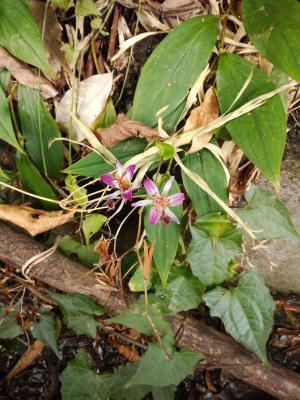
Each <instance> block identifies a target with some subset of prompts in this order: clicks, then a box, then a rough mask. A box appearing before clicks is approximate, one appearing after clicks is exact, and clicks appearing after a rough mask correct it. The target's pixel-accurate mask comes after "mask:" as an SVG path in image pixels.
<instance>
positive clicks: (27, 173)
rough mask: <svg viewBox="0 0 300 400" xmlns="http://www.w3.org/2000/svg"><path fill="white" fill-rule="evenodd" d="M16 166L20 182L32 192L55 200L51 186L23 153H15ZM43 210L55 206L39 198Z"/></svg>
mask: <svg viewBox="0 0 300 400" xmlns="http://www.w3.org/2000/svg"><path fill="white" fill-rule="evenodd" d="M16 166H17V169H18V173H19V175H20V178H21V181H22V183H23V184H24V185H25V186H26V187H27V188H28V189H29V190H31V191H32V192H33V193H34V194H36V195H38V196H42V197H46V198H48V199H52V200H57V197H56V194H55V192H54V190H53V189H52V187H51V186H50V185H49V184H48V183H47V182H46V180H45V179H44V178H43V177H42V175H41V174H40V172H39V170H38V169H37V168H36V166H35V165H34V164H33V163H32V162H31V161H30V159H29V158H28V157H27V155H25V154H21V153H17V154H16ZM40 202H41V204H42V205H43V207H44V208H45V210H55V209H57V206H56V205H55V204H53V203H51V202H48V201H46V200H40Z"/></svg>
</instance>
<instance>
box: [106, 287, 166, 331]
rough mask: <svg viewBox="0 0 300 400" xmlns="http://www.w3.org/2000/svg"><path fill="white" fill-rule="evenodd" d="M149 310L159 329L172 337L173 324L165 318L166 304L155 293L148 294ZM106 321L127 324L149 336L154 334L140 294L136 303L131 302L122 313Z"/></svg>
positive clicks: (143, 298) (143, 299)
mask: <svg viewBox="0 0 300 400" xmlns="http://www.w3.org/2000/svg"><path fill="white" fill-rule="evenodd" d="M148 312H149V315H150V317H151V320H152V322H153V323H154V325H155V328H156V329H157V331H158V332H160V333H161V334H162V335H166V336H168V337H172V328H171V325H170V324H169V323H168V322H167V321H166V320H165V319H164V314H165V310H164V305H162V303H161V302H160V301H159V299H158V298H156V297H155V296H154V295H149V296H148ZM106 321H107V322H108V323H114V324H123V325H126V326H128V327H129V328H132V329H135V330H137V331H139V332H141V333H144V334H145V335H148V336H152V335H154V331H153V328H152V326H151V324H150V322H149V319H148V318H147V316H146V313H145V297H144V296H140V297H139V299H138V300H137V301H136V302H135V303H134V304H131V305H130V306H129V307H128V308H127V309H126V310H125V311H123V312H122V313H121V314H119V315H117V316H116V317H112V318H109V319H108V320H106Z"/></svg>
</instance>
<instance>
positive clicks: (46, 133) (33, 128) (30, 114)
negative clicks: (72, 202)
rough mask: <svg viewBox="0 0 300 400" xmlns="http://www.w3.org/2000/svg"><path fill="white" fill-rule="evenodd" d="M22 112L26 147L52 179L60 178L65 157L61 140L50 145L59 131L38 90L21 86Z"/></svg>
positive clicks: (57, 136) (58, 134)
mask: <svg viewBox="0 0 300 400" xmlns="http://www.w3.org/2000/svg"><path fill="white" fill-rule="evenodd" d="M18 97H19V103H18V104H19V115H20V120H21V127H22V133H23V135H24V137H25V139H26V143H25V145H26V150H27V153H28V155H29V157H30V158H31V159H32V160H33V162H34V163H35V165H36V166H37V167H38V168H39V170H40V171H41V172H42V173H43V174H45V175H47V176H49V177H50V178H54V179H55V178H57V177H58V176H59V174H60V170H61V168H62V164H63V160H64V149H63V143H62V142H61V141H57V142H54V143H53V144H52V145H51V147H49V141H50V139H52V138H59V137H60V136H61V135H60V131H59V129H58V127H57V125H56V122H55V121H54V119H53V118H52V115H51V114H50V113H49V111H48V110H47V108H46V106H45V104H44V103H43V101H42V99H41V96H40V94H39V92H38V91H37V90H33V89H30V88H28V87H25V86H22V85H20V86H19V95H18Z"/></svg>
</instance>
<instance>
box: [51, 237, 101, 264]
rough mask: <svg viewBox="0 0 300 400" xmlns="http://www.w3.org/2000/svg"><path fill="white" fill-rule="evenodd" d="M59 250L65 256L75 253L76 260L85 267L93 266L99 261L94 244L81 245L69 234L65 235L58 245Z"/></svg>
mask: <svg viewBox="0 0 300 400" xmlns="http://www.w3.org/2000/svg"><path fill="white" fill-rule="evenodd" d="M58 248H59V250H60V251H61V252H62V253H64V254H66V255H67V256H70V255H73V254H76V255H77V257H78V260H79V261H81V262H82V263H83V264H84V265H86V266H87V267H91V268H92V267H93V266H94V264H96V263H97V262H99V253H97V252H95V249H94V245H92V244H88V245H86V246H85V245H83V244H81V243H80V242H78V241H77V240H75V239H72V238H71V236H69V235H65V236H64V237H63V238H62V240H61V241H60V242H59V245H58Z"/></svg>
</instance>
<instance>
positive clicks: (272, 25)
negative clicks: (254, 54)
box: [242, 0, 300, 81]
mask: <svg viewBox="0 0 300 400" xmlns="http://www.w3.org/2000/svg"><path fill="white" fill-rule="evenodd" d="M242 11H243V19H244V24H245V29H246V32H247V34H248V35H249V36H250V39H251V41H252V42H253V44H254V46H255V47H256V48H257V49H258V50H259V51H260V53H262V54H263V55H264V56H265V57H266V58H268V59H269V60H270V61H271V62H272V63H273V64H274V65H276V67H278V68H280V69H281V70H282V71H284V72H286V73H287V74H288V75H289V76H291V77H292V78H294V79H296V80H298V81H300V3H299V1H297V0H276V1H275V0H243V1H242Z"/></svg>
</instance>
